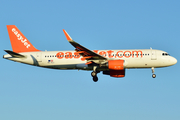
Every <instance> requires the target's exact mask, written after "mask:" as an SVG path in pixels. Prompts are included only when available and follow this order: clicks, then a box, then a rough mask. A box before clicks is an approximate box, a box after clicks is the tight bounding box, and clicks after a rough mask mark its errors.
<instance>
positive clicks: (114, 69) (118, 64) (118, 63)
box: [103, 60, 125, 77]
mask: <svg viewBox="0 0 180 120" xmlns="http://www.w3.org/2000/svg"><path fill="white" fill-rule="evenodd" d="M107 66H108V69H109V71H103V74H106V75H110V76H111V77H124V76H125V69H124V60H109V61H108V64H107Z"/></svg>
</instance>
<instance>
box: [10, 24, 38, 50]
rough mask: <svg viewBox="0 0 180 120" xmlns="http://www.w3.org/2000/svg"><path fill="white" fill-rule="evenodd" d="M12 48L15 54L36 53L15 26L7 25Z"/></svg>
mask: <svg viewBox="0 0 180 120" xmlns="http://www.w3.org/2000/svg"><path fill="white" fill-rule="evenodd" d="M7 30H8V33H9V38H10V41H11V46H12V49H13V51H14V52H17V53H20V52H35V51H40V50H38V49H36V48H35V47H34V46H33V45H32V44H31V43H30V42H29V40H28V39H27V38H26V37H25V36H24V35H23V34H22V33H21V31H20V30H19V29H18V28H17V27H16V26H15V25H7Z"/></svg>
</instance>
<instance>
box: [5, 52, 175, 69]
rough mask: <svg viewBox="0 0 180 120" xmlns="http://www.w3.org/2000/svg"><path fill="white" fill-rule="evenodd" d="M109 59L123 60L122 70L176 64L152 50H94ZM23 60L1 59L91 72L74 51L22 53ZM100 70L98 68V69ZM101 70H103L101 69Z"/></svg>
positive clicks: (10, 57) (168, 57)
mask: <svg viewBox="0 0 180 120" xmlns="http://www.w3.org/2000/svg"><path fill="white" fill-rule="evenodd" d="M94 52H96V53H98V54H100V55H102V56H104V57H106V58H110V59H121V60H124V61H125V63H124V68H129V69H130V68H152V67H154V68H158V67H167V66H171V65H174V64H176V62H177V60H176V59H175V58H174V57H172V56H169V55H168V54H167V53H166V52H164V51H161V50H154V49H141V50H94ZM20 54H22V55H25V56H26V57H25V58H15V57H12V56H11V55H9V54H7V55H4V56H3V57H4V58H5V59H9V60H12V61H16V62H21V63H25V64H30V65H34V66H39V67H46V68H52V69H82V70H92V69H93V68H92V67H89V66H88V65H86V63H87V61H86V60H84V59H83V57H81V56H80V55H79V54H77V53H76V52H75V51H40V52H23V53H20ZM99 69H100V68H99ZM102 70H103V69H102Z"/></svg>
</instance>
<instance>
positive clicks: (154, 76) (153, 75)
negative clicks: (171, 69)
mask: <svg viewBox="0 0 180 120" xmlns="http://www.w3.org/2000/svg"><path fill="white" fill-rule="evenodd" d="M151 70H152V73H153V74H152V77H153V78H156V74H154V67H152V68H151Z"/></svg>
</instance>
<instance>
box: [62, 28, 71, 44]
mask: <svg viewBox="0 0 180 120" xmlns="http://www.w3.org/2000/svg"><path fill="white" fill-rule="evenodd" d="M63 32H64V34H65V36H66V38H67V40H68V41H72V40H73V39H72V38H71V37H70V36H69V34H68V33H67V32H66V31H65V30H64V29H63Z"/></svg>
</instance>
